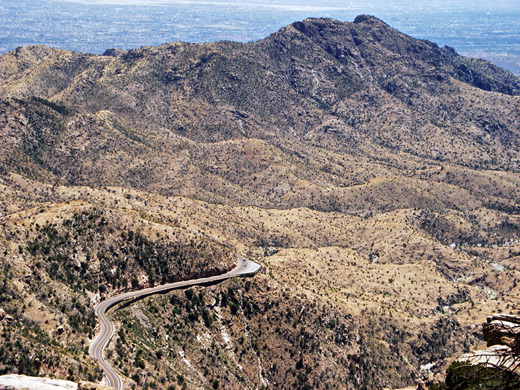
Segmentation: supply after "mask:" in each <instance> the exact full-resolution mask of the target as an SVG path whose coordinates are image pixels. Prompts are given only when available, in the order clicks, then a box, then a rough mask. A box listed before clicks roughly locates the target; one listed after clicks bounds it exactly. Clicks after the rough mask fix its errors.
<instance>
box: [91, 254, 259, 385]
mask: <svg viewBox="0 0 520 390" xmlns="http://www.w3.org/2000/svg"><path fill="white" fill-rule="evenodd" d="M237 260H238V264H237V266H236V267H235V268H233V269H232V270H231V271H229V272H226V273H225V274H221V275H215V276H208V277H206V278H199V279H191V280H183V281H181V282H175V283H168V284H163V285H161V286H156V287H150V288H145V289H143V290H139V291H132V292H129V293H124V294H120V295H116V296H114V297H111V298H108V299H106V300H104V301H102V302H100V303H98V304H97V305H96V307H95V308H94V309H95V312H96V315H97V316H98V317H99V323H100V326H101V331H100V332H99V335H98V336H97V337H96V339H95V340H94V342H93V343H92V344H91V346H90V348H89V351H88V352H89V354H90V356H92V357H93V358H95V359H96V360H97V361H98V362H99V364H100V365H101V367H102V368H103V371H104V372H105V375H106V377H107V381H108V385H109V386H112V387H114V388H115V389H116V390H122V389H123V381H122V380H121V378H120V377H119V375H118V374H117V373H116V372H115V371H114V369H113V368H112V367H110V366H109V365H108V363H107V362H106V361H105V359H104V358H103V350H104V349H105V348H106V346H107V345H108V343H109V341H110V339H111V338H112V336H113V335H114V325H112V323H111V322H110V320H109V319H108V317H107V315H106V312H107V310H108V309H110V308H111V307H113V306H115V305H117V304H118V303H120V302H122V301H125V300H127V299H135V298H139V297H143V296H147V295H153V294H157V293H160V292H165V291H169V290H174V289H178V288H186V287H190V286H194V285H197V284H206V283H213V282H218V281H221V280H225V279H229V278H232V277H234V276H251V275H254V274H256V273H257V272H258V271H260V268H261V266H260V265H259V264H257V263H255V262H254V261H251V260H246V258H245V257H243V256H240V255H238V256H237Z"/></svg>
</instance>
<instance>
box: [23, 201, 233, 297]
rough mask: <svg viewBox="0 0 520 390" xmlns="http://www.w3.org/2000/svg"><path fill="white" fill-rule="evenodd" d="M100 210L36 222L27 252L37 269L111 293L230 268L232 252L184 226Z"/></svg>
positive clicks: (74, 284)
mask: <svg viewBox="0 0 520 390" xmlns="http://www.w3.org/2000/svg"><path fill="white" fill-rule="evenodd" d="M143 226H144V222H143V221H138V223H137V224H136V225H134V224H133V222H132V221H128V220H125V218H124V217H122V216H121V215H120V214H117V213H115V212H112V211H107V210H102V209H98V208H95V207H94V208H87V209H84V210H81V211H76V212H74V213H73V214H72V215H70V216H69V217H66V218H63V219H62V220H61V221H55V222H47V223H46V224H44V225H42V226H40V225H38V224H35V225H34V229H33V232H32V234H31V237H30V238H29V239H28V240H27V245H26V247H25V251H27V252H28V253H29V254H30V255H32V256H33V257H34V261H35V265H36V268H38V269H41V270H42V271H44V272H46V273H47V274H48V275H49V276H50V277H52V278H54V279H56V280H59V281H61V282H63V283H66V284H67V285H69V286H71V287H72V289H73V290H74V291H83V290H88V291H93V292H97V291H99V292H100V293H105V292H106V291H107V290H126V289H132V288H133V289H136V288H139V287H142V286H145V285H148V286H153V285H156V284H163V283H167V282H173V281H177V280H181V279H183V278H189V277H191V276H193V275H200V276H205V275H208V274H211V273H218V272H225V271H227V270H228V269H230V268H231V267H232V265H233V264H234V262H235V259H234V257H233V254H232V250H231V249H230V248H228V247H225V246H224V245H222V244H218V243H216V242H214V241H212V240H209V239H206V238H204V237H201V236H198V235H193V234H192V235H191V236H190V235H189V234H187V232H185V231H182V230H180V229H175V230H172V229H169V228H168V229H166V233H165V230H162V231H159V230H156V231H153V232H150V231H147V230H145V228H144V227H143Z"/></svg>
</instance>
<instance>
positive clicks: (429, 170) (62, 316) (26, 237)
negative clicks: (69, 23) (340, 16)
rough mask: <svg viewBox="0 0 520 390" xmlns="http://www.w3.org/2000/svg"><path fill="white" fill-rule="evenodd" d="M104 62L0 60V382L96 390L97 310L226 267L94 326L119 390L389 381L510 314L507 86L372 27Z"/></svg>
mask: <svg viewBox="0 0 520 390" xmlns="http://www.w3.org/2000/svg"><path fill="white" fill-rule="evenodd" d="M105 54H106V55H103V56H95V55H86V54H82V53H71V52H67V51H62V50H57V49H51V48H47V47H43V46H33V47H25V48H19V49H17V50H16V51H14V52H12V53H8V54H6V55H3V56H1V57H0V96H1V101H0V139H1V141H2V142H1V145H0V174H1V176H0V187H1V195H0V218H1V222H2V225H1V226H0V228H1V229H0V243H1V245H2V247H1V248H2V253H3V254H2V255H1V256H2V257H1V262H0V266H1V272H2V278H1V280H2V284H1V285H0V287H1V288H2V294H1V299H2V301H1V303H0V308H2V310H4V312H5V314H6V315H5V316H4V317H3V319H2V321H1V322H0V326H1V332H0V337H1V340H2V343H3V344H2V345H1V346H0V356H1V358H0V369H1V370H2V372H8V373H11V372H20V373H27V374H32V375H35V374H40V375H55V376H57V377H60V378H69V379H74V380H78V379H88V380H99V379H100V378H101V376H102V375H101V372H100V370H99V368H97V365H96V363H95V362H94V361H93V360H92V359H90V358H89V357H88V354H87V347H88V343H89V337H91V336H92V335H93V333H94V328H93V326H94V324H95V319H94V316H93V312H92V306H93V304H94V303H95V302H97V301H98V300H99V299H100V298H101V297H102V296H108V295H110V294H114V293H116V292H119V291H122V290H125V289H135V288H141V287H143V286H147V285H149V284H154V283H155V284H156V283H161V282H164V281H169V280H177V279H180V278H187V277H191V276H193V275H202V274H206V273H208V272H209V273H217V272H221V271H223V270H226V269H229V267H231V266H232V264H233V261H234V253H235V252H236V251H238V252H239V253H243V254H244V255H247V256H249V257H251V258H254V259H255V261H258V262H260V263H262V265H263V266H264V271H263V273H262V274H260V275H257V276H256V277H255V278H254V279H252V280H239V281H227V282H224V283H222V284H220V285H216V286H209V287H204V288H196V289H193V290H190V291H191V292H183V291H177V292H172V293H170V294H168V295H165V296H160V297H149V298H147V299H146V300H143V301H141V302H138V303H135V304H133V305H129V306H126V307H124V308H121V309H120V310H118V311H116V312H115V313H112V314H113V316H114V318H115V319H116V320H117V323H118V325H117V326H118V329H117V335H116V337H115V339H114V342H113V343H112V344H111V346H110V348H109V351H108V353H107V357H108V358H109V359H110V360H111V361H112V362H113V364H114V366H115V367H117V368H118V369H119V370H120V371H121V373H122V374H123V375H124V377H125V379H126V381H127V383H128V384H129V386H130V388H136V389H141V388H177V387H183V386H184V387H187V388H208V387H215V388H217V387H219V386H220V387H224V388H232V387H233V386H235V387H236V388H258V387H261V386H263V385H266V386H268V387H272V388H284V386H285V388H367V389H372V388H380V387H383V386H395V387H397V386H405V385H409V384H413V383H415V382H416V381H417V380H419V379H420V378H421V376H422V375H423V374H424V375H426V371H428V369H423V370H421V367H423V368H424V367H429V366H427V365H428V364H430V363H433V364H434V366H435V368H434V371H435V370H437V371H441V370H442V368H443V367H445V366H446V365H447V364H448V363H449V361H450V358H451V357H453V356H456V355H458V354H461V353H462V352H465V351H467V350H469V349H470V348H471V347H472V346H473V345H474V344H476V343H477V341H478V337H479V336H478V331H477V330H475V329H474V328H473V327H472V324H475V323H479V322H482V321H483V319H484V318H485V316H486V315H487V314H490V313H492V312H495V311H502V312H516V311H518V310H519V309H520V308H519V307H518V302H517V300H516V298H515V297H516V296H517V295H518V293H519V292H520V291H519V288H520V287H519V286H518V283H517V281H518V279H519V276H520V275H519V269H518V259H519V256H520V243H519V234H520V232H519V230H520V228H519V226H520V225H519V224H520V213H519V210H520V192H519V191H520V178H519V176H518V171H519V169H520V166H519V161H520V159H519V153H520V145H519V144H518V142H519V131H520V127H519V126H520V124H519V123H520V122H519V114H520V97H519V94H520V80H519V78H518V77H515V76H513V75H511V74H509V73H507V72H505V71H503V70H501V69H499V68H497V67H495V66H493V65H492V64H490V63H487V62H484V61H480V60H473V59H469V58H464V57H461V56H459V55H458V54H456V53H455V52H454V51H453V50H452V49H450V48H447V47H444V48H439V47H438V46H437V45H435V44H434V43H431V42H426V41H420V40H416V39H414V38H411V37H409V36H406V35H403V34H401V33H399V32H397V31H396V30H394V29H392V28H391V27H389V26H388V25H386V24H385V23H384V22H382V21H380V20H378V19H376V18H374V17H370V16H360V17H358V18H356V20H355V21H354V22H353V23H343V22H338V21H334V20H328V19H309V20H305V21H303V22H297V23H294V24H292V25H290V26H287V27H285V28H283V29H282V30H280V31H279V32H277V33H275V34H273V35H271V36H269V37H267V38H266V39H264V40H261V41H258V42H253V43H248V44H238V43H232V42H218V43H210V44H204V45H195V44H187V43H169V44H165V45H162V46H160V47H144V48H140V49H136V50H131V51H122V52H119V51H110V50H109V51H107V53H105ZM425 270H426V271H427V272H425ZM15 335H18V336H16V337H15ZM19 335H22V336H21V337H20V336H19ZM49 346H51V347H49Z"/></svg>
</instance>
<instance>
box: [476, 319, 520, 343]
mask: <svg viewBox="0 0 520 390" xmlns="http://www.w3.org/2000/svg"><path fill="white" fill-rule="evenodd" d="M482 332H483V334H484V340H485V341H486V343H487V346H488V347H492V346H494V345H505V346H507V347H509V348H518V346H519V345H518V341H519V336H520V317H518V316H514V315H505V314H498V315H493V316H490V317H488V318H487V322H486V323H485V324H484V325H483V327H482Z"/></svg>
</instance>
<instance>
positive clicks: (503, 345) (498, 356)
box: [459, 314, 520, 374]
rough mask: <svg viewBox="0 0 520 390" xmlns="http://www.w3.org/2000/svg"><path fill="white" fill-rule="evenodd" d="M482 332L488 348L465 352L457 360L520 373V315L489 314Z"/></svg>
mask: <svg viewBox="0 0 520 390" xmlns="http://www.w3.org/2000/svg"><path fill="white" fill-rule="evenodd" d="M482 332H483V334H484V340H485V341H486V343H487V346H488V348H487V349H485V350H479V351H474V352H472V353H468V354H465V355H463V356H462V357H460V358H459V361H461V362H466V363H471V364H472V365H481V366H484V367H490V368H499V369H502V370H504V369H505V370H510V371H512V372H515V373H517V374H520V343H519V341H520V317H518V316H514V315H504V314H497V315H493V316H490V317H488V318H487V322H486V323H485V324H484V325H483V327H482Z"/></svg>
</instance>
